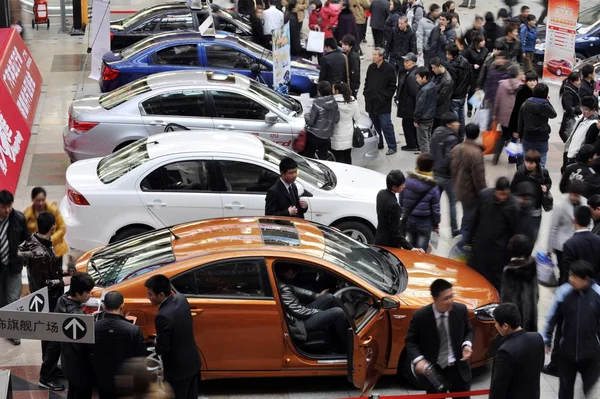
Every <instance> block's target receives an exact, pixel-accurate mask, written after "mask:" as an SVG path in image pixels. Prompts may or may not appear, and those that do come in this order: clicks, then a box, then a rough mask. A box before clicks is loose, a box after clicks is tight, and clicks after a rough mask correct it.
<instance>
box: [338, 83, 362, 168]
mask: <svg viewBox="0 0 600 399" xmlns="http://www.w3.org/2000/svg"><path fill="white" fill-rule="evenodd" d="M333 98H334V99H335V101H336V102H337V105H338V110H339V112H340V120H339V122H338V123H336V125H335V128H334V129H333V136H331V152H332V153H333V156H334V157H335V160H336V161H337V162H341V163H346V164H349V165H351V164H352V155H351V154H352V139H353V135H354V128H355V126H356V125H355V123H354V122H355V121H357V120H358V118H360V110H359V109H358V101H356V99H355V98H354V97H352V94H350V88H349V87H348V85H347V84H346V83H344V82H338V83H336V84H334V85H333ZM359 133H360V134H362V133H361V132H360V131H359Z"/></svg>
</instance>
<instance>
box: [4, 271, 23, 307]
mask: <svg viewBox="0 0 600 399" xmlns="http://www.w3.org/2000/svg"><path fill="white" fill-rule="evenodd" d="M22 286H23V283H22V281H21V273H11V272H10V271H8V270H6V269H4V271H2V272H0V308H3V307H4V306H6V305H9V304H11V303H13V302H15V301H18V300H19V298H21V290H22Z"/></svg>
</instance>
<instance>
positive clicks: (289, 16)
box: [284, 0, 304, 57]
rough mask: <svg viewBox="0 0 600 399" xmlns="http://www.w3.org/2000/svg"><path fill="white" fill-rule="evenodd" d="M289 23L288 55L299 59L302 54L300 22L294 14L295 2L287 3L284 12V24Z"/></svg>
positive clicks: (292, 0)
mask: <svg viewBox="0 0 600 399" xmlns="http://www.w3.org/2000/svg"><path fill="white" fill-rule="evenodd" d="M288 21H289V23H290V54H291V55H292V57H301V56H302V54H303V53H304V50H303V49H302V45H301V44H300V31H301V30H302V22H300V21H298V14H297V13H296V0H290V1H288V6H287V8H286V10H285V19H284V22H288Z"/></svg>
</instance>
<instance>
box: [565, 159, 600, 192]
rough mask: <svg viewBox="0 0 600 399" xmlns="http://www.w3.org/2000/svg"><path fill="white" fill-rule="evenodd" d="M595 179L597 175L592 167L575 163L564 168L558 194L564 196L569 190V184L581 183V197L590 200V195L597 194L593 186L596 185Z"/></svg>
mask: <svg viewBox="0 0 600 399" xmlns="http://www.w3.org/2000/svg"><path fill="white" fill-rule="evenodd" d="M597 178H598V174H597V173H596V171H594V168H593V167H591V166H590V165H585V164H582V163H579V162H577V163H574V164H571V165H569V166H567V167H566V168H565V172H564V173H563V174H562V177H561V178H560V184H559V185H558V188H559V189H560V192H561V193H563V194H564V193H566V192H567V190H568V189H569V186H570V185H571V183H573V182H581V183H583V184H584V185H585V192H584V193H583V196H584V197H585V198H590V197H591V196H592V195H594V194H598V193H597V192H596V188H597V187H596V185H595V183H597V180H596V179H597Z"/></svg>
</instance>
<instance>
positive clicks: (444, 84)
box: [431, 58, 454, 129]
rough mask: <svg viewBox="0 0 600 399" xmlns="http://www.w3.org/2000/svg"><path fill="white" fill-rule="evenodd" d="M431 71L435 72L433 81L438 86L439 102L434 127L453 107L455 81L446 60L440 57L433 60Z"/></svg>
mask: <svg viewBox="0 0 600 399" xmlns="http://www.w3.org/2000/svg"><path fill="white" fill-rule="evenodd" d="M431 71H432V72H433V74H434V77H433V83H434V84H435V87H437V104H436V110H435V120H434V122H433V128H434V129H435V128H436V127H438V126H440V118H441V117H442V115H444V114H445V113H446V112H448V111H450V110H451V107H452V91H453V90H454V81H453V80H452V76H450V73H449V72H448V70H447V69H446V66H445V65H444V62H443V61H442V60H441V59H440V58H434V59H432V60H431Z"/></svg>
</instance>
